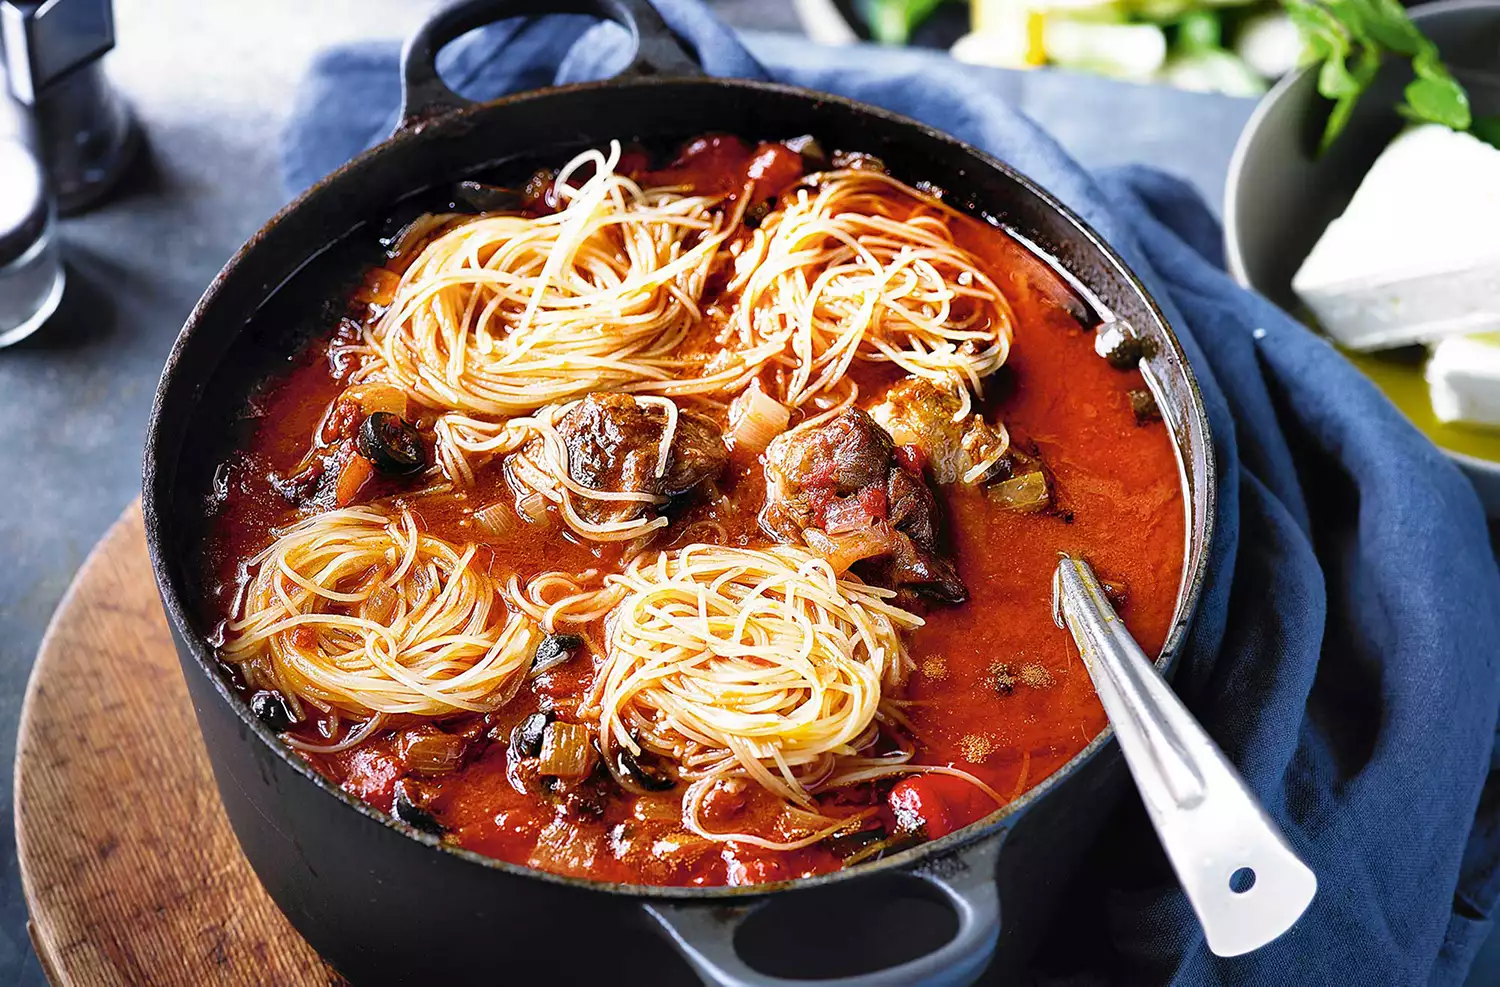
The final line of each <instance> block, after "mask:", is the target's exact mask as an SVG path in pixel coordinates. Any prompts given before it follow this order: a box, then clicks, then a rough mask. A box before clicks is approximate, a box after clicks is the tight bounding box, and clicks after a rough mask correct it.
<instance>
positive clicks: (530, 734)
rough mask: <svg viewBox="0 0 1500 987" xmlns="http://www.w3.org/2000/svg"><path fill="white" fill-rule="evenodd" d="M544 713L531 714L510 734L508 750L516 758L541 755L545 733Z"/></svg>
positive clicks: (545, 716)
mask: <svg viewBox="0 0 1500 987" xmlns="http://www.w3.org/2000/svg"><path fill="white" fill-rule="evenodd" d="M550 719H551V717H550V716H548V715H547V714H546V713H532V714H531V715H530V716H528V717H526V719H524V720H522V721H521V722H520V723H517V724H516V728H515V729H514V730H512V731H511V732H510V750H511V753H512V754H514V755H515V756H516V757H539V756H541V753H542V735H543V734H544V733H546V732H547V722H548V721H549V720H550Z"/></svg>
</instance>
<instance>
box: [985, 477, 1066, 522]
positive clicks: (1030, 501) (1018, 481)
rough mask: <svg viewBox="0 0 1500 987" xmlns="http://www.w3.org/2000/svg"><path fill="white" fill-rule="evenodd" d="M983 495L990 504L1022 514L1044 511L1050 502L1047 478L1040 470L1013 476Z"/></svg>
mask: <svg viewBox="0 0 1500 987" xmlns="http://www.w3.org/2000/svg"><path fill="white" fill-rule="evenodd" d="M985 494H986V496H988V497H989V498H990V502H991V503H992V504H996V505H998V506H1000V507H1003V508H1005V509H1006V510H1008V511H1018V512H1020V513H1023V514H1030V513H1033V512H1035V511H1040V510H1045V509H1046V507H1047V505H1048V504H1049V503H1051V501H1052V495H1051V493H1050V492H1049V491H1048V490H1047V477H1046V475H1045V474H1043V473H1042V472H1041V470H1036V471H1034V472H1031V473H1022V474H1021V475H1020V476H1013V477H1011V478H1010V479H1009V480H1005V481H1003V482H1000V483H997V484H995V485H994V486H992V487H989V488H987V489H986V490H985Z"/></svg>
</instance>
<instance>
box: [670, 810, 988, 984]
mask: <svg viewBox="0 0 1500 987" xmlns="http://www.w3.org/2000/svg"><path fill="white" fill-rule="evenodd" d="M1003 842H1004V837H1003V836H1000V837H995V838H990V839H986V840H981V841H980V842H978V843H974V844H971V845H970V846H968V847H966V848H964V849H962V850H959V851H958V852H956V853H954V854H953V855H951V856H948V857H942V858H939V859H938V860H935V861H932V862H931V863H929V864H927V865H926V866H924V867H922V868H920V869H917V870H913V871H909V872H908V873H910V874H912V875H913V876H915V877H919V878H921V879H922V880H924V881H926V882H927V883H928V884H929V885H931V887H932V888H933V889H934V890H935V891H937V892H938V894H939V895H940V896H941V897H942V898H943V899H944V900H945V901H946V902H947V903H948V904H949V906H950V907H952V909H953V911H954V912H955V913H956V914H957V915H958V931H957V932H956V933H955V934H954V936H953V938H952V939H950V940H949V941H948V942H946V943H944V944H943V945H942V946H940V947H939V948H938V949H936V950H934V951H933V952H931V953H928V954H927V955H926V956H919V957H917V958H916V959H914V960H908V961H907V962H905V963H902V964H900V965H899V966H893V967H887V968H886V969H884V970H873V971H871V972H869V973H862V974H858V975H856V976H851V977H838V978H836V979H832V980H787V979H785V978H782V977H773V976H769V975H767V974H764V973H760V972H758V971H756V970H754V969H753V968H751V966H750V965H749V964H748V963H746V962H745V961H744V960H743V959H741V958H740V955H739V953H738V951H737V950H736V948H735V934H736V933H737V932H738V931H739V928H740V926H741V925H742V924H743V923H744V921H745V919H747V918H749V917H750V916H751V915H752V914H754V913H755V912H757V911H759V910H761V909H762V908H769V907H773V906H774V905H775V901H776V899H775V896H767V897H765V898H762V899H760V900H758V901H755V902H751V903H746V904H744V905H734V906H730V907H727V908H726V907H723V906H715V905H702V904H689V903H678V902H669V901H655V902H651V903H649V904H646V905H644V906H642V907H644V908H645V910H646V912H647V913H648V914H649V915H650V916H651V917H652V918H653V919H655V920H656V921H657V923H659V924H660V925H661V928H662V930H663V931H664V932H665V933H666V935H667V938H668V939H669V940H670V941H671V943H672V945H673V946H675V947H676V949H677V951H678V952H679V953H681V954H682V957H683V959H685V960H687V961H688V964H689V965H690V966H692V968H693V969H694V970H695V971H696V972H697V974H698V976H700V977H702V978H703V981H704V983H706V984H708V985H710V987H809V985H816V987H967V985H969V984H972V983H974V982H975V981H976V980H978V979H979V977H980V976H981V975H983V973H984V971H985V968H986V967H988V966H989V963H990V959H991V958H992V957H993V956H994V955H995V945H996V943H997V941H998V940H999V938H1000V892H999V889H998V888H997V887H996V884H995V862H996V860H997V859H998V857H999V852H1000V845H1001V844H1002V843H1003ZM855 945H856V947H857V945H858V944H857V943H856V944H855Z"/></svg>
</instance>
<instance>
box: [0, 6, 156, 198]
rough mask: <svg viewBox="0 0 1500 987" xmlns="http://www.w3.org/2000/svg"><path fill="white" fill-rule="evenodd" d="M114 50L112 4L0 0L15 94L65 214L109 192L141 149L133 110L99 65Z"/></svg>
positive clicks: (2, 39)
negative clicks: (27, 115) (27, 116)
mask: <svg viewBox="0 0 1500 987" xmlns="http://www.w3.org/2000/svg"><path fill="white" fill-rule="evenodd" d="M114 46H115V25H114V10H113V8H112V6H111V4H110V0H0V47H3V50H4V53H5V68H6V75H7V76H8V77H9V82H10V91H11V93H12V94H14V96H15V98H16V100H18V101H19V102H20V103H21V104H22V105H23V106H25V107H26V108H27V109H28V110H30V113H31V116H32V118H33V120H34V121H35V125H34V131H35V140H36V148H37V151H38V153H39V154H40V156H41V159H42V162H43V164H44V166H45V167H46V171H47V184H48V187H49V188H50V190H51V193H52V197H53V199H54V200H55V201H56V203H57V209H58V211H59V212H60V213H62V214H63V215H68V214H70V213H75V212H78V211H80V210H82V209H84V208H86V207H88V206H90V205H92V204H94V203H95V202H97V201H98V200H99V199H100V198H101V197H102V196H103V195H104V194H105V193H107V192H108V191H109V190H110V189H111V187H113V185H114V183H115V181H116V180H117V179H118V178H119V177H120V175H121V174H122V173H123V172H124V170H125V167H126V166H127V165H128V164H129V163H130V159H131V157H132V155H133V154H134V151H135V148H136V145H137V143H138V142H137V140H136V131H135V125H134V122H133V121H132V119H131V115H130V110H129V108H128V107H127V106H126V105H125V102H124V100H122V99H121V98H120V97H119V95H118V94H117V93H116V92H115V91H114V89H113V88H112V87H111V86H110V84H109V81H108V80H107V79H106V78H105V77H104V72H103V69H102V67H101V65H100V61H99V59H100V56H102V55H103V54H104V53H105V52H107V51H109V50H110V49H111V48H113V47H114Z"/></svg>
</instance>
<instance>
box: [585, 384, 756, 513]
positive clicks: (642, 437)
mask: <svg viewBox="0 0 1500 987" xmlns="http://www.w3.org/2000/svg"><path fill="white" fill-rule="evenodd" d="M666 426H667V416H666V413H665V412H664V411H663V410H662V409H661V408H660V407H658V406H656V405H652V404H645V403H642V402H640V401H637V400H636V399H635V398H633V397H631V396H630V395H628V394H590V395H589V396H588V397H586V398H584V399H583V400H582V401H579V402H578V404H577V405H576V406H575V407H573V408H572V409H571V410H570V411H569V412H568V413H567V414H566V415H564V416H563V417H562V419H561V420H560V421H559V422H558V425H557V430H558V432H559V433H560V434H561V435H562V438H563V443H564V445H566V446H567V450H568V474H569V475H570V476H571V477H572V478H573V479H574V480H575V481H577V482H578V483H580V484H582V485H583V486H585V487H589V488H590V489H593V490H608V491H613V492H622V493H623V492H630V493H649V494H656V495H658V496H665V497H677V496H681V495H682V494H685V493H688V492H689V491H691V490H693V489H694V488H696V487H698V486H699V485H700V484H702V483H704V482H706V481H709V480H713V479H715V478H717V477H718V476H719V474H720V473H722V472H723V471H724V466H725V464H726V463H727V462H728V461H729V453H728V451H727V450H726V449H725V447H724V438H723V433H722V432H721V431H720V430H719V426H718V425H716V424H715V423H714V422H713V421H712V420H710V419H708V418H705V417H703V416H702V415H697V414H694V413H693V412H690V411H679V412H678V413H677V428H676V430H675V432H674V434H673V435H672V439H671V443H672V444H671V447H670V452H669V453H668V456H667V468H666V471H665V472H664V473H663V474H662V475H660V476H658V475H657V472H656V471H657V466H658V465H659V460H660V454H661V443H662V439H663V436H664V433H665V431H666ZM580 509H581V510H585V509H586V510H588V511H592V512H593V513H594V514H596V515H598V516H596V517H594V518H591V520H596V521H602V520H629V519H631V518H633V517H637V516H639V515H640V514H641V513H642V512H644V511H645V510H646V505H644V504H641V503H631V502H621V503H613V504H611V503H608V502H603V501H590V502H588V503H587V504H585V505H583V506H582V507H581V508H580Z"/></svg>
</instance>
